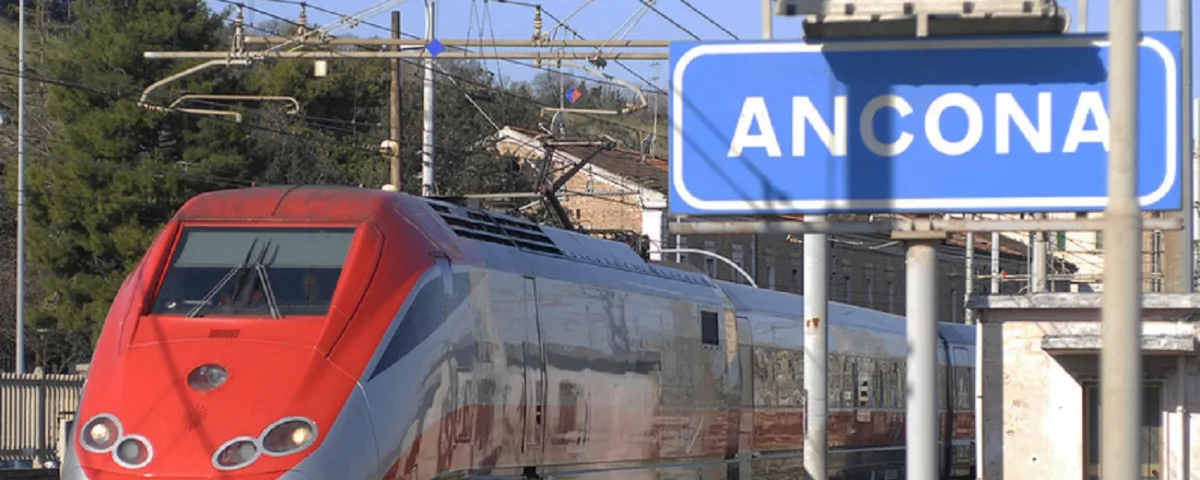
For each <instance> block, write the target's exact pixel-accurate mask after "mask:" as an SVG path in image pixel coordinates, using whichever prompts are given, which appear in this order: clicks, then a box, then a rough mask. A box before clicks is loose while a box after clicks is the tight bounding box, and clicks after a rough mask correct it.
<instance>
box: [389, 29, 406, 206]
mask: <svg viewBox="0 0 1200 480" xmlns="http://www.w3.org/2000/svg"><path fill="white" fill-rule="evenodd" d="M392 38H394V39H399V38H400V12H399V11H394V10H393V11H392ZM393 50H394V51H397V52H398V51H400V47H399V46H396V47H394V48H393ZM402 81H403V80H402V79H401V76H400V59H398V58H395V59H392V87H391V92H390V93H391V95H389V97H390V98H389V99H388V102H389V105H388V107H389V108H388V110H389V112H388V113H390V116H391V137H392V141H393V142H396V144H395V147H396V151H395V152H392V158H391V172H390V173H391V180H392V185H393V186H395V187H396V191H397V192H403V191H404V185H402V184H401V183H400V182H401V179H400V158H401V157H400V103H401V97H400V86H401V82H402Z"/></svg>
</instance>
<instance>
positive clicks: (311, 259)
mask: <svg viewBox="0 0 1200 480" xmlns="http://www.w3.org/2000/svg"><path fill="white" fill-rule="evenodd" d="M353 237H354V229H353V228H321V227H305V228H277V227H263V228H252V227H219V228H218V227H186V228H184V230H183V234H182V235H181V237H180V240H179V244H178V246H177V247H176V249H175V252H174V254H173V255H172V258H171V263H170V265H169V266H168V268H167V273H166V276H165V277H164V278H163V283H162V288H160V289H159V292H158V297H157V298H156V299H155V302H154V310H153V312H154V313H158V314H167V315H187V316H205V315H238V316H242V315H253V316H271V317H275V318H277V317H286V316H288V315H324V314H326V313H327V312H328V311H329V305H330V302H331V300H332V299H333V292H334V288H336V287H337V284H338V279H339V278H340V277H341V274H342V266H343V265H344V264H345V262H346V256H347V253H348V252H349V250H350V242H351V240H352V239H353Z"/></svg>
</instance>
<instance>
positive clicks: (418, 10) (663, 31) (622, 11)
mask: <svg viewBox="0 0 1200 480" xmlns="http://www.w3.org/2000/svg"><path fill="white" fill-rule="evenodd" d="M208 1H209V3H210V4H211V5H212V6H213V8H215V9H222V8H225V7H226V6H227V2H228V1H229V0H225V1H222V0H208ZM242 1H244V2H246V4H247V5H250V6H253V7H254V8H257V9H260V10H264V11H267V12H270V13H272V14H276V15H279V16H283V17H287V18H291V19H295V18H296V17H297V16H298V13H299V7H298V6H297V5H294V4H289V3H298V2H293V1H291V0H283V1H280V0H242ZM503 1H504V0H490V1H488V0H439V1H437V6H438V19H437V22H436V27H437V37H439V38H456V39H462V38H472V39H479V38H480V36H481V35H482V36H483V38H484V39H491V38H492V37H493V35H494V37H495V38H499V39H524V38H530V36H531V35H532V34H533V9H532V8H530V7H527V6H521V5H514V4H506V3H502V2H503ZM514 1H515V0H514ZM524 1H525V3H541V4H542V6H543V8H544V9H546V10H547V11H548V12H550V13H551V14H553V15H554V16H556V17H558V18H565V17H567V16H568V15H571V14H572V12H575V11H576V10H577V9H579V8H580V7H581V6H584V8H583V9H582V10H580V11H579V13H577V14H576V15H575V17H574V18H572V19H571V20H570V21H568V22H567V23H568V25H569V26H570V27H571V28H573V29H574V30H576V31H577V32H579V34H581V35H583V36H584V37H585V38H587V39H588V40H602V39H607V38H609V37H611V36H612V35H613V34H614V32H616V31H617V30H618V29H619V28H620V26H621V25H622V24H623V23H624V22H625V21H626V19H628V18H629V17H630V15H632V14H633V13H634V12H635V11H637V10H638V7H639V6H641V2H640V1H638V0H592V1H591V2H588V1H587V0H543V1H541V2H538V1H537V0H524ZM1077 1H1082V0H1060V4H1062V5H1063V6H1065V7H1066V8H1067V9H1069V10H1071V12H1072V16H1073V17H1075V16H1077V15H1076V14H1075V12H1076V11H1077V10H1076V6H1077ZM1184 1H1190V0H1184ZM284 2H289V3H284ZM307 2H308V4H309V5H313V6H318V7H323V8H325V9H328V10H332V11H336V12H340V13H346V14H349V13H353V12H357V11H360V10H363V9H365V8H368V7H370V6H372V5H374V4H375V3H376V0H307ZM1108 2H1109V0H1092V1H1091V2H1090V3H1089V4H1088V5H1089V7H1090V8H1089V9H1090V12H1089V21H1088V27H1089V30H1090V31H1093V32H1098V31H1104V30H1106V29H1107V24H1108ZM394 3H399V6H398V7H393V8H388V9H387V10H386V11H383V12H382V13H380V14H379V15H375V16H371V17H368V18H367V20H368V21H369V22H372V23H375V24H378V25H389V24H390V23H391V20H390V13H389V12H390V11H391V10H393V9H398V10H400V12H401V18H402V24H403V26H402V29H403V31H404V32H405V33H409V34H415V35H423V33H424V29H425V25H424V22H425V20H424V13H423V11H424V2H423V0H407V1H400V2H394ZM687 3H690V4H691V5H692V6H694V7H696V8H697V9H699V10H701V11H703V12H704V13H705V14H707V15H708V16H709V17H710V18H712V19H714V20H716V21H717V22H719V23H720V24H721V25H722V26H723V27H724V28H726V29H728V30H729V31H731V32H733V33H734V34H736V35H738V36H739V37H741V38H743V39H757V38H761V36H762V29H761V17H760V8H759V5H760V4H761V2H760V1H759V0H686V2H685V0H658V2H657V5H656V8H657V9H658V10H659V11H660V12H662V13H663V14H665V15H666V16H669V17H671V18H672V19H673V20H675V22H677V23H679V24H680V25H682V26H683V27H685V28H687V29H688V30H690V31H691V32H693V33H695V34H696V35H698V36H700V37H701V38H703V39H730V38H731V37H730V36H729V35H728V34H726V33H724V32H723V31H722V30H721V29H719V28H718V27H716V26H714V25H713V24H712V23H710V22H709V21H708V20H706V19H705V18H704V17H702V16H700V15H697V14H696V13H695V12H693V11H692V10H691V9H690V8H688V7H687V5H686V4H687ZM1141 3H1142V28H1143V29H1144V30H1165V29H1166V15H1165V4H1166V0H1142V2H1141ZM585 5H586V6H585ZM1193 10H1194V11H1193V18H1192V22H1193V23H1192V24H1193V25H1196V19H1197V18H1200V6H1196V7H1193ZM251 15H252V16H251V17H250V18H249V20H252V21H254V22H261V21H264V20H268V19H269V17H268V16H266V15H264V14H261V13H251ZM308 15H309V21H310V22H312V23H317V24H327V23H329V22H332V21H333V20H334V19H335V17H333V16H331V15H329V14H326V13H321V12H317V11H313V10H312V9H310V10H309V12H308ZM545 22H546V23H545V25H546V28H549V27H550V26H553V25H554V23H553V22H552V21H550V20H549V19H548V18H546V19H545ZM774 23H775V27H774V30H775V38H789V37H790V38H799V37H800V36H801V35H802V30H801V21H800V20H799V19H790V18H784V17H775V22H774ZM1072 23H1073V25H1072V30H1073V31H1074V30H1075V28H1076V25H1077V23H1078V22H1077V21H1076V19H1072ZM353 32H354V33H355V34H357V35H360V36H381V37H382V36H387V35H388V32H387V31H384V30H382V29H380V28H375V27H371V26H365V25H364V26H360V27H358V28H356V29H354V30H353ZM493 32H494V33H493ZM1194 37H1196V38H1200V35H1194ZM556 38H564V37H563V32H562V31H561V30H559V32H558V35H557V36H556ZM626 38H635V39H636V38H641V39H651V38H653V39H671V40H691V39H692V36H691V35H689V34H687V33H685V32H684V31H682V30H681V29H680V28H679V27H677V26H675V25H673V24H672V23H671V22H669V21H667V20H665V19H664V18H663V17H662V16H660V15H658V14H657V13H655V12H649V13H647V14H646V15H645V16H644V17H643V18H642V19H641V20H640V21H639V22H638V23H637V24H636V26H635V27H634V28H633V29H632V30H631V31H630V33H629V35H628V37H626ZM1198 44H1200V43H1198ZM651 63H652V62H649V61H628V62H627V63H626V65H628V66H629V67H631V68H633V69H634V70H636V71H638V73H640V74H642V75H643V76H644V77H646V78H647V79H654V78H655V77H656V73H657V78H658V79H659V80H657V81H655V83H656V84H659V85H663V84H664V82H665V78H666V77H667V73H668V65H667V62H666V61H663V62H661V64H660V65H657V66H654V65H651ZM1196 63H1200V62H1193V64H1194V65H1195V64H1196ZM489 65H499V68H500V71H501V73H502V74H503V75H504V76H505V77H509V78H512V79H515V80H526V79H529V78H531V77H532V76H533V75H535V74H537V73H538V70H536V69H534V68H524V67H521V66H518V65H515V64H513V63H511V62H496V61H495V60H491V61H489ZM606 72H607V73H609V74H610V75H613V76H616V77H619V78H624V79H628V80H631V81H636V79H635V78H633V77H632V76H631V75H629V74H628V73H626V72H625V71H623V70H621V69H620V68H619V67H615V66H609V67H608V68H607V69H606ZM639 83H640V82H639Z"/></svg>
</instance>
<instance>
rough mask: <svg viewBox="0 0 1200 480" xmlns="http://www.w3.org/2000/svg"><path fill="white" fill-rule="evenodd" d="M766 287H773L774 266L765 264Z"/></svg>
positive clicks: (772, 288)
mask: <svg viewBox="0 0 1200 480" xmlns="http://www.w3.org/2000/svg"><path fill="white" fill-rule="evenodd" d="M767 288H769V289H771V290H774V289H775V266H774V265H767Z"/></svg>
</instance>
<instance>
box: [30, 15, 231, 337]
mask: <svg viewBox="0 0 1200 480" xmlns="http://www.w3.org/2000/svg"><path fill="white" fill-rule="evenodd" d="M72 8H73V10H74V12H73V13H75V14H76V16H75V18H76V24H75V26H76V29H75V30H76V31H77V33H76V34H75V35H73V36H72V37H71V38H70V39H68V41H67V45H66V48H67V51H69V52H71V54H70V55H69V56H66V58H63V59H55V60H53V61H50V62H49V65H48V70H49V73H50V76H51V77H53V78H55V79H57V80H58V82H57V86H55V87H52V89H51V92H50V98H49V111H50V114H51V116H52V117H53V118H54V119H55V120H56V122H57V123H59V124H60V125H61V127H60V128H59V129H58V130H57V131H56V132H55V139H54V141H53V144H52V147H51V149H50V155H48V156H46V157H44V158H37V159H36V161H34V162H31V164H30V165H29V169H28V174H27V175H28V182H27V203H28V207H29V220H30V227H29V232H28V239H29V242H28V244H29V258H30V261H31V262H33V263H35V264H38V265H39V266H40V267H42V268H43V269H44V270H45V271H46V272H47V273H48V274H49V275H48V277H49V278H47V279H46V280H45V283H44V285H43V286H44V287H45V290H46V296H45V298H44V300H43V301H42V302H40V304H39V305H37V306H36V308H34V309H32V311H31V315H30V317H31V318H32V319H33V320H34V323H35V324H37V325H39V326H59V327H66V328H80V327H87V326H91V325H94V324H95V323H97V322H100V321H102V320H103V319H104V317H105V315H106V314H107V311H108V308H109V305H110V303H111V301H112V298H113V296H114V294H115V292H116V289H117V287H118V286H119V285H120V283H121V281H122V279H123V278H124V277H125V275H127V273H128V272H129V271H130V269H131V267H132V266H133V265H134V264H135V263H136V262H137V261H138V259H139V258H140V257H141V256H142V254H143V252H144V251H145V248H146V247H147V246H148V245H149V242H150V241H151V239H152V238H153V237H154V235H155V234H157V232H158V230H159V229H160V228H161V225H162V223H163V222H164V221H165V220H167V219H168V218H169V217H170V216H171V214H172V213H173V212H174V211H175V210H176V209H177V208H178V206H179V205H180V204H181V203H182V202H183V201H185V200H186V199H187V198H189V197H190V196H192V195H194V194H196V193H197V192H200V191H204V190H212V189H214V188H219V187H221V186H224V185H221V184H219V183H218V184H216V185H214V183H213V179H214V178H233V179H238V178H246V177H248V176H249V173H248V172H247V167H246V166H245V165H244V164H243V162H242V156H241V149H242V143H243V140H244V139H243V134H241V133H239V131H238V130H237V127H236V125H232V124H230V123H229V122H222V121H220V120H216V119H210V118H206V117H194V116H186V115H180V114H174V113H163V112H150V111H146V110H145V109H143V108H141V107H140V106H139V105H138V104H137V97H136V96H137V94H138V93H140V91H141V89H142V87H143V86H144V85H149V84H150V83H153V82H155V81H157V80H160V79H161V78H163V77H165V76H167V75H169V74H170V73H172V72H173V71H175V70H177V69H179V66H178V65H172V64H171V63H168V62H163V61H155V60H145V59H143V57H142V52H143V51H146V50H213V49H216V48H219V46H220V43H221V41H220V38H219V36H218V35H217V32H219V31H220V30H221V28H222V24H223V21H224V18H223V16H222V15H218V14H215V13H214V12H212V11H210V10H209V9H208V7H207V6H206V5H205V3H204V2H203V1H202V0H132V1H131V0H87V1H83V2H77V3H74V4H72ZM214 77H216V78H218V80H207V81H189V82H181V85H183V86H186V87H187V88H189V89H190V90H192V91H206V90H211V89H224V88H229V87H230V86H229V85H228V83H229V80H227V79H223V77H222V76H221V74H220V72H219V71H218V72H217V73H215V74H214V73H212V72H206V73H203V74H199V75H197V76H195V77H194V78H199V79H205V78H207V79H212V78H214ZM189 80H190V79H189ZM152 101H154V102H156V103H167V102H170V101H171V98H170V97H167V96H165V95H164V96H163V97H156V98H154V99H152ZM8 183H9V189H10V191H12V185H13V184H14V183H15V182H13V181H11V180H10V181H9V182H8ZM225 185H227V184H225Z"/></svg>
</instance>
